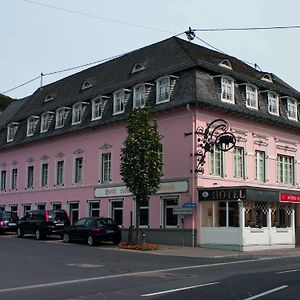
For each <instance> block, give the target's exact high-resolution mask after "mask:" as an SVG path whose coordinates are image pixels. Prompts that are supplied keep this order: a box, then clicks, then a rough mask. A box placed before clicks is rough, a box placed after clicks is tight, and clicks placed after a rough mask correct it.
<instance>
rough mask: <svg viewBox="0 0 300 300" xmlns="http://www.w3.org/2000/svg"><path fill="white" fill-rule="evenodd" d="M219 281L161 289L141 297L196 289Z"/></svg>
mask: <svg viewBox="0 0 300 300" xmlns="http://www.w3.org/2000/svg"><path fill="white" fill-rule="evenodd" d="M218 283H219V282H217V281H216V282H210V283H204V284H199V285H192V286H186V287H183V288H178V289H173V290H167V291H161V292H156V293H151V294H144V295H141V297H151V296H157V295H163V294H168V293H174V292H180V291H185V290H190V289H195V288H199V287H205V286H210V285H214V284H218Z"/></svg>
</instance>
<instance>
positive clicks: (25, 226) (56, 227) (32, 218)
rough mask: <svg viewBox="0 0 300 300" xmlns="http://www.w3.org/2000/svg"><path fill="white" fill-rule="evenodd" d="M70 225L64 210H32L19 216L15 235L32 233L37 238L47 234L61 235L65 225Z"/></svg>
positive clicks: (20, 235)
mask: <svg viewBox="0 0 300 300" xmlns="http://www.w3.org/2000/svg"><path fill="white" fill-rule="evenodd" d="M69 225H70V220H69V217H68V215H67V213H66V211H65V210H32V211H29V212H27V213H26V215H25V217H23V218H21V219H20V221H19V223H18V226H17V236H18V237H20V238H21V237H23V236H24V234H34V235H35V238H36V239H37V240H40V239H43V238H44V237H45V236H49V235H53V234H54V235H57V234H58V235H60V236H61V237H63V233H64V229H65V227H67V226H69Z"/></svg>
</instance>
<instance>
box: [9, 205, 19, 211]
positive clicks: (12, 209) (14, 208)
mask: <svg viewBox="0 0 300 300" xmlns="http://www.w3.org/2000/svg"><path fill="white" fill-rule="evenodd" d="M10 211H14V212H18V204H12V205H11V206H10Z"/></svg>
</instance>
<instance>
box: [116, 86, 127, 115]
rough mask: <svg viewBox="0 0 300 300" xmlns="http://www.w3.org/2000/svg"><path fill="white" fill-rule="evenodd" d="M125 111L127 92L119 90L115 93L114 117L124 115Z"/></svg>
mask: <svg viewBox="0 0 300 300" xmlns="http://www.w3.org/2000/svg"><path fill="white" fill-rule="evenodd" d="M124 110H125V90H124V89H122V90H117V91H115V92H114V112H113V114H114V115H118V114H121V113H123V112H124Z"/></svg>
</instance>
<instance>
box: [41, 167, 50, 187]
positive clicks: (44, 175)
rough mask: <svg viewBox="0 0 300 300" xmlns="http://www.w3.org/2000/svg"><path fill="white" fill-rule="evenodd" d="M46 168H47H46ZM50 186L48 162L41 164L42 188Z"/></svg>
mask: <svg viewBox="0 0 300 300" xmlns="http://www.w3.org/2000/svg"><path fill="white" fill-rule="evenodd" d="M44 166H47V167H46V168H44ZM48 184H49V164H48V163H47V162H43V163H42V164H41V187H45V186H48Z"/></svg>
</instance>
